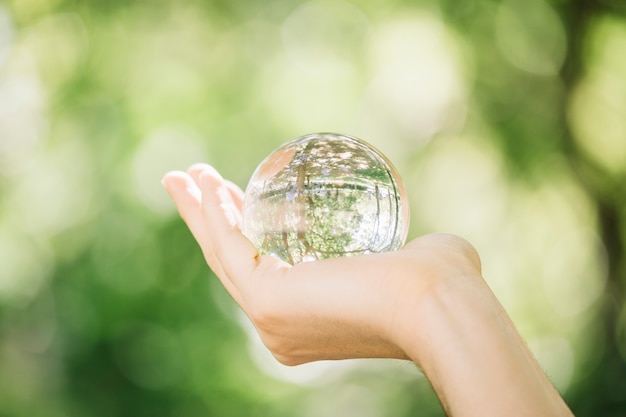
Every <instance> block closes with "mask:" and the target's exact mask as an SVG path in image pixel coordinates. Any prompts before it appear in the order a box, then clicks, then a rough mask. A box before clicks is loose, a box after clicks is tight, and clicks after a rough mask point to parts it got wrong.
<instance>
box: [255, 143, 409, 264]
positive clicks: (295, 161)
mask: <svg viewBox="0 0 626 417" xmlns="http://www.w3.org/2000/svg"><path fill="white" fill-rule="evenodd" d="M243 222H244V233H245V235H246V236H247V237H248V238H249V239H250V240H251V241H252V243H253V244H254V245H255V246H256V248H257V250H258V251H259V253H260V254H270V255H274V256H276V257H278V258H280V259H282V260H284V261H286V262H289V263H290V264H292V265H293V264H296V263H299V262H306V261H312V260H316V259H325V258H333V257H337V256H348V255H360V254H367V253H376V252H386V251H392V250H396V249H399V248H400V247H401V246H402V245H403V244H404V241H405V239H406V236H407V232H408V226H409V207H408V201H407V198H406V192H405V190H404V186H403V185H402V182H401V179H400V176H399V175H398V173H397V172H396V170H395V168H394V167H393V166H392V165H391V163H390V162H389V161H388V160H387V159H386V158H385V157H384V156H383V155H382V154H381V153H380V152H378V151H377V150H376V149H374V148H373V147H372V146H371V145H369V144H367V143H365V142H363V141H362V140H359V139H356V138H353V137H350V136H345V135H339V134H334V133H313V134H310V135H306V136H301V137H298V138H296V139H293V140H291V141H289V142H287V143H285V144H284V145H282V146H281V147H280V148H278V149H277V150H275V151H274V152H273V153H272V154H270V155H269V156H268V157H267V158H266V159H265V160H264V161H263V162H261V164H260V165H259V167H258V168H257V169H256V171H255V172H254V174H253V175H252V178H251V179H250V183H249V184H248V187H247V189H246V195H245V199H244V203H243Z"/></svg>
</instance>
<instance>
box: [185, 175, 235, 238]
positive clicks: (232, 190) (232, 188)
mask: <svg viewBox="0 0 626 417" xmlns="http://www.w3.org/2000/svg"><path fill="white" fill-rule="evenodd" d="M204 171H210V172H212V173H213V174H215V175H217V176H219V173H218V172H217V170H216V169H215V168H213V167H212V166H211V165H209V164H205V163H197V164H193V165H192V166H190V167H189V169H188V170H187V172H188V173H189V175H190V176H191V178H193V179H194V181H195V182H196V184H198V187H199V186H200V175H201V174H202V173H203V172H204ZM224 183H225V184H226V187H227V188H228V191H229V192H230V194H231V197H232V199H233V202H234V203H235V207H236V208H237V212H236V213H235V217H236V219H237V223H238V225H239V228H240V229H243V218H242V216H241V210H242V208H243V197H244V193H243V191H242V190H241V188H239V186H237V185H236V184H235V183H234V182H231V181H228V180H224Z"/></svg>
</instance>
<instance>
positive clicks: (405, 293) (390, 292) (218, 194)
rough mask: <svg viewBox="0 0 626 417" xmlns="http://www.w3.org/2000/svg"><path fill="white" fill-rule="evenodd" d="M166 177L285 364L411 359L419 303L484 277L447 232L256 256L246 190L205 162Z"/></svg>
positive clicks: (224, 277)
mask: <svg viewBox="0 0 626 417" xmlns="http://www.w3.org/2000/svg"><path fill="white" fill-rule="evenodd" d="M163 184H164V186H165V187H166V189H167V191H168V192H169V194H170V195H171V197H172V199H173V200H174V203H175V204H176V206H177V208H178V211H179V212H180V215H181V216H182V218H183V219H184V221H185V222H186V223H187V225H188V227H189V229H190V230H191V233H192V234H193V236H194V237H195V239H196V240H197V242H198V244H199V245H200V247H201V249H202V252H203V254H204V257H205V259H206V261H207V263H208V265H209V266H210V268H211V269H212V270H213V271H214V272H215V274H216V275H217V276H218V277H219V279H220V280H221V282H222V284H223V285H224V287H225V288H226V289H227V290H228V292H229V293H230V294H231V296H232V297H233V298H234V299H235V301H236V302H237V303H238V304H239V305H240V307H241V308H242V309H243V311H244V312H245V313H246V314H247V316H248V317H249V318H250V320H251V321H252V323H253V324H254V326H255V327H256V329H257V330H258V332H259V334H260V336H261V339H262V340H263V342H264V343H265V345H266V346H267V347H268V348H269V350H270V351H271V352H272V353H273V355H274V356H275V357H276V358H277V359H278V360H279V361H280V362H282V363H284V364H288V365H295V364H300V363H305V362H311V361H315V360H323V359H344V358H365V357H388V358H408V355H409V354H408V353H407V352H406V349H405V346H406V345H407V344H412V343H413V341H412V340H411V341H409V340H405V338H406V335H407V334H412V333H413V332H412V331H410V329H408V327H409V326H415V325H416V321H415V320H414V319H415V315H416V312H417V311H418V310H419V308H420V305H421V303H422V300H423V299H424V298H428V296H430V295H431V294H432V293H433V292H437V291H440V290H441V289H442V288H445V287H446V286H450V285H457V284H456V283H454V282H453V281H458V280H460V279H461V280H462V279H467V278H468V277H469V278H470V279H474V278H475V277H479V276H480V261H479V258H478V256H477V254H476V252H475V251H474V249H473V248H472V246H471V245H469V244H468V243H467V242H466V241H465V240H463V239H461V238H458V237H456V236H452V235H446V234H433V235H427V236H424V237H421V238H418V239H416V240H414V241H412V242H410V243H409V244H407V245H406V246H405V247H404V248H403V249H401V250H399V251H396V252H389V253H381V254H371V255H362V256H354V257H342V258H334V259H327V260H320V261H314V262H307V263H300V264H297V265H295V266H291V265H289V264H287V263H285V262H283V261H281V260H279V259H276V258H274V257H272V256H268V255H259V254H258V252H257V250H256V249H255V247H254V246H253V245H252V243H251V242H250V241H249V240H248V239H247V238H246V237H245V236H244V235H243V233H242V216H241V208H242V202H243V192H242V190H241V189H240V188H239V187H237V186H236V185H234V184H233V183H231V182H229V181H226V180H224V179H223V178H222V177H221V176H220V175H219V174H218V172H217V171H216V170H215V169H213V168H212V167H210V166H209V165H206V164H196V165H194V166H192V167H191V168H189V170H188V171H187V172H181V171H174V172H170V173H168V174H166V175H165V177H164V179H163ZM408 317H410V318H411V320H407V318H408ZM412 353H414V352H412ZM412 356H413V357H412V359H413V360H415V359H416V358H415V357H414V356H415V355H412ZM418 365H419V363H418Z"/></svg>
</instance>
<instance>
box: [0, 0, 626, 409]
mask: <svg viewBox="0 0 626 417" xmlns="http://www.w3.org/2000/svg"><path fill="white" fill-rule="evenodd" d="M625 50H626V3H624V2H623V1H622V0H585V1H582V0H581V1H574V0H526V1H523V0H502V1H496V0H467V1H452V0H438V1H437V0H421V1H414V2H406V1H401V0H396V1H390V2H380V1H374V0H366V1H359V2H357V1H355V2H352V3H350V2H346V1H343V0H340V1H330V0H314V1H309V2H301V1H287V0H269V1H265V2H247V1H243V0H234V1H217V0H215V1H205V2H200V1H197V0H196V1H194V0H185V1H178V2H175V1H172V0H151V1H142V2H139V1H136V2H128V1H114V0H110V1H78V0H73V1H71V0H11V1H8V2H5V3H4V4H0V415H2V416H86V415H88V416H125V415H128V416H143V415H146V416H147V415H150V416H181V417H183V416H206V415H215V416H268V415H271V416H290V417H291V416H319V415H341V416H360V417H363V416H389V415H393V416H410V415H420V416H429V415H433V416H434V415H442V414H443V412H442V410H441V408H440V406H439V404H438V402H437V399H436V397H435V396H434V394H433V393H432V391H431V389H430V387H429V385H428V383H427V381H426V380H425V379H424V378H423V377H422V376H421V375H420V374H419V372H418V371H417V370H415V369H414V368H413V367H412V366H411V365H410V364H406V363H401V362H394V361H376V360H370V361H344V362H337V363H320V364H312V365H305V366H301V367H296V368H285V367H282V366H280V365H278V364H277V363H276V362H275V361H273V359H272V358H271V357H270V355H269V354H268V353H267V351H265V350H264V348H263V347H262V346H261V345H260V342H259V340H258V339H257V338H256V337H255V336H254V333H253V331H252V330H251V329H250V324H249V323H248V322H247V320H246V319H245V318H244V317H243V316H242V314H241V313H240V312H239V310H238V309H237V307H236V306H235V305H234V303H233V302H232V300H231V299H230V298H229V296H228V295H227V294H226V293H225V291H224V290H223V289H222V288H221V287H220V286H219V284H218V283H217V282H216V279H214V276H212V274H211V272H210V271H209V270H208V269H207V268H206V266H205V264H204V262H203V260H202V256H201V254H200V253H199V250H198V249H197V247H196V245H195V243H194V242H193V240H192V237H191V236H190V234H189V233H188V231H187V230H186V228H185V226H184V225H183V224H182V222H181V220H180V219H179V218H178V217H177V215H176V213H175V212H174V209H173V206H172V204H171V202H170V201H169V199H168V197H167V195H166V194H165V192H164V191H163V190H162V189H161V186H160V184H159V180H160V178H161V176H162V174H163V173H164V172H166V171H168V170H171V169H184V168H186V167H187V166H188V165H189V164H191V163H193V162H198V161H207V162H210V163H212V164H214V165H215V166H216V167H217V168H218V169H219V170H221V171H222V172H223V173H224V175H225V176H227V177H229V178H231V179H233V180H234V181H235V182H237V183H239V184H240V185H241V186H245V184H246V181H247V179H248V177H249V176H250V175H251V173H252V171H253V170H254V168H255V167H256V165H257V164H258V162H259V161H261V160H262V159H263V157H265V156H266V155H267V154H268V153H269V152H270V151H271V150H272V149H274V148H275V147H277V146H278V145H279V144H280V143H282V142H284V141H286V140H288V139H290V138H292V137H295V136H299V135H302V134H305V133H310V132H315V131H338V132H344V133H348V134H353V135H356V136H360V137H362V138H364V139H366V140H367V141H369V142H371V143H372V144H374V145H375V146H376V147H377V148H379V149H381V150H382V151H383V152H384V153H386V154H387V156H389V158H390V159H391V160H393V161H394V163H395V164H396V165H397V167H398V169H399V171H400V173H401V174H402V176H403V177H404V179H405V182H406V185H407V190H408V192H409V194H410V199H411V203H412V224H411V234H412V236H416V235H418V234H421V233H425V232H428V231H432V230H440V231H449V232H453V233H458V234H461V235H463V236H465V237H467V238H469V239H470V240H471V241H472V242H473V243H474V244H475V245H476V246H477V247H478V249H479V251H480V252H481V253H482V256H483V260H484V269H485V276H486V279H487V280H488V281H489V283H490V285H491V286H492V288H493V289H494V291H495V292H496V293H497V295H498V296H499V298H500V299H501V300H502V302H503V304H504V305H505V307H506V308H507V310H508V311H509V312H510V314H511V315H512V317H513V319H514V321H515V322H516V323H517V325H518V326H519V328H520V331H521V332H522V333H523V335H524V337H525V338H526V339H527V340H528V342H529V345H530V346H531V348H532V349H533V351H534V352H535V354H536V355H537V357H538V359H539V361H540V362H541V364H542V366H543V367H544V368H545V369H546V371H547V373H548V375H549V376H550V377H551V379H552V380H553V381H554V383H555V385H556V386H557V387H558V389H559V390H560V391H561V392H562V393H563V394H564V396H565V398H566V400H567V401H568V403H569V404H570V405H571V406H572V408H573V410H574V412H575V413H576V415H578V416H598V415H602V416H623V415H626V308H625V307H624V286H625V282H626V253H625V252H626V246H625V244H624V242H625V239H626V190H625V184H626V54H625V53H624V51H625Z"/></svg>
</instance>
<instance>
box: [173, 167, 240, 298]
mask: <svg viewBox="0 0 626 417" xmlns="http://www.w3.org/2000/svg"><path fill="white" fill-rule="evenodd" d="M163 185H164V186H165V188H166V190H167V191H168V193H169V194H170V196H171V197H172V200H174V203H175V205H176V207H177V208H178V212H179V213H180V216H181V217H182V218H183V220H184V221H185V223H186V224H187V227H188V228H189V230H190V231H191V233H192V235H193V236H194V238H195V239H196V241H197V242H198V244H199V245H200V248H201V249H202V252H203V254H204V258H205V259H206V261H207V264H208V265H209V267H210V268H211V269H212V270H213V272H215V274H216V275H217V276H218V277H219V278H220V280H221V281H222V283H223V284H224V286H225V287H226V289H227V291H228V292H229V293H230V294H231V296H232V297H233V298H234V299H235V301H237V302H238V303H240V301H241V297H240V295H239V292H238V290H237V289H236V288H235V287H234V286H233V285H232V283H230V282H225V280H224V279H222V278H223V277H226V274H225V273H224V270H223V268H222V267H221V264H220V263H219V262H218V260H217V258H216V257H215V255H214V254H213V253H212V251H211V250H210V247H211V245H210V233H209V229H208V228H207V225H206V223H205V221H204V216H203V214H202V209H201V206H200V190H199V189H198V187H197V185H196V183H195V182H194V181H193V179H192V178H191V177H190V176H189V175H188V174H186V173H184V172H176V171H175V172H170V173H167V174H166V175H165V176H164V177H163Z"/></svg>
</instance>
